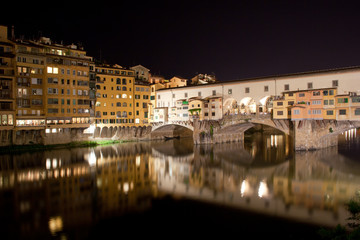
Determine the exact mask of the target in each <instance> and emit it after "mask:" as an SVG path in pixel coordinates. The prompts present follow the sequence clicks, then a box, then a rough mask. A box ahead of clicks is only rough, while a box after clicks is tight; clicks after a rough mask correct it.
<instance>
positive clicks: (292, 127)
mask: <svg viewBox="0 0 360 240" xmlns="http://www.w3.org/2000/svg"><path fill="white" fill-rule="evenodd" d="M256 124H262V125H266V126H270V127H273V128H275V129H277V130H280V131H282V132H283V133H285V134H286V135H289V136H290V137H292V138H293V139H294V146H295V150H306V151H307V150H316V149H322V148H326V147H330V146H336V145H337V144H338V135H339V134H341V133H343V132H345V131H347V130H350V129H353V128H358V127H360V121H345V120H343V121H337V120H300V121H291V120H275V119H271V116H270V115H234V116H225V117H224V118H223V119H221V120H219V121H195V122H194V132H193V139H194V143H195V144H203V143H223V142H234V141H243V140H244V132H245V131H246V130H248V129H250V128H252V127H254V126H255V125H256Z"/></svg>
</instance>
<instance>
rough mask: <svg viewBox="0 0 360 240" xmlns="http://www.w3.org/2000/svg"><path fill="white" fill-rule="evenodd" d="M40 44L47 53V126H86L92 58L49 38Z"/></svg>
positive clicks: (44, 83)
mask: <svg viewBox="0 0 360 240" xmlns="http://www.w3.org/2000/svg"><path fill="white" fill-rule="evenodd" d="M41 44H42V46H43V47H44V49H45V54H46V64H45V66H46V68H45V77H44V82H43V86H44V88H45V91H46V94H45V97H44V106H45V114H46V125H47V128H49V127H50V128H59V127H61V128H70V127H71V128H87V127H89V124H90V97H89V72H90V67H89V65H90V64H91V61H90V59H89V58H88V57H86V52H85V51H84V50H83V49H82V48H79V47H78V46H76V45H69V46H63V45H59V44H51V42H50V43H49V42H48V39H43V40H42V42H41ZM49 44H50V45H49ZM52 132H53V130H52Z"/></svg>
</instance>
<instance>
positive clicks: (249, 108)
mask: <svg viewBox="0 0 360 240" xmlns="http://www.w3.org/2000/svg"><path fill="white" fill-rule="evenodd" d="M240 113H242V114H251V113H256V101H255V100H254V99H253V98H252V97H244V98H243V99H241V100H240Z"/></svg>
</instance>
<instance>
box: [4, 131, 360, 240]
mask: <svg viewBox="0 0 360 240" xmlns="http://www.w3.org/2000/svg"><path fill="white" fill-rule="evenodd" d="M359 154H360V132H359V131H358V130H356V129H354V130H351V131H348V132H346V133H344V134H343V135H340V136H339V145H338V146H337V147H332V148H327V149H324V150H319V151H310V152H294V151H293V145H292V142H291V139H288V138H287V137H286V136H285V135H282V134H278V133H272V132H266V131H265V132H253V133H251V134H249V135H246V136H245V141H244V143H226V144H216V145H200V146H194V144H193V142H192V139H191V138H183V139H174V140H168V141H148V142H130V143H122V144H115V145H106V146H98V147H93V148H72V149H58V150H47V151H33V152H23V153H21V152H19V153H15V154H3V155H0V167H1V169H0V211H1V214H0V224H1V225H0V230H1V234H2V235H1V236H0V237H1V239H99V238H102V239H113V236H115V238H120V236H125V235H129V234H130V236H133V237H157V238H171V237H175V236H181V237H190V236H199V237H204V236H205V237H213V236H215V234H221V236H233V234H237V235H238V236H243V235H252V236H253V237H252V238H257V237H259V238H260V237H264V236H266V237H275V238H277V239H302V238H304V239H305V238H306V239H311V238H314V239H315V238H318V235H317V233H316V231H317V230H319V229H320V228H321V227H329V228H332V227H335V226H336V225H337V224H341V225H346V223H347V220H346V219H347V218H348V217H349V213H348V211H347V210H346V208H345V207H344V203H346V202H347V201H348V200H350V199H351V198H354V197H357V196H359V193H360V159H359V157H358V156H359Z"/></svg>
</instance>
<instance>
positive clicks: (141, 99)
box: [134, 83, 151, 126]
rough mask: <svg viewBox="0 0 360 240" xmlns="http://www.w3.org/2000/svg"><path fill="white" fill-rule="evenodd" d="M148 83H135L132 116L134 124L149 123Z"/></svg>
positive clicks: (142, 124)
mask: <svg viewBox="0 0 360 240" xmlns="http://www.w3.org/2000/svg"><path fill="white" fill-rule="evenodd" d="M150 89H151V88H150V85H148V84H145V83H144V84H141V83H135V92H134V96H135V97H134V109H135V110H134V118H135V125H139V126H144V125H148V124H149V115H150V114H149V106H150V105H149V103H150V95H151V94H150V91H151V90H150Z"/></svg>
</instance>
